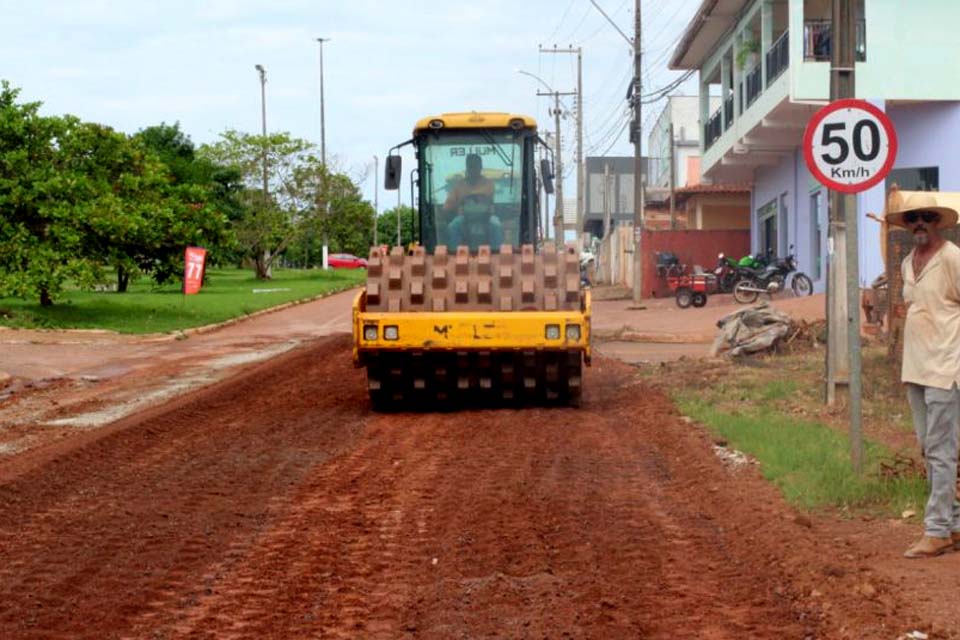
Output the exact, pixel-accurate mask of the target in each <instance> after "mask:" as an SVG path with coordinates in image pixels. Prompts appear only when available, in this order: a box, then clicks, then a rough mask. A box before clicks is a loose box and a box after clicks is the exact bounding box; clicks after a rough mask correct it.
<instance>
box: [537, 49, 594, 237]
mask: <svg viewBox="0 0 960 640" xmlns="http://www.w3.org/2000/svg"><path fill="white" fill-rule="evenodd" d="M540 53H575V54H577V92H576V94H577V247H578V248H579V247H580V234H582V233H583V215H584V209H585V204H584V203H585V202H586V177H585V171H584V166H583V49H582V48H581V47H576V48H574V47H567V48H566V49H558V48H557V45H553V48H552V49H544V48H543V47H540Z"/></svg>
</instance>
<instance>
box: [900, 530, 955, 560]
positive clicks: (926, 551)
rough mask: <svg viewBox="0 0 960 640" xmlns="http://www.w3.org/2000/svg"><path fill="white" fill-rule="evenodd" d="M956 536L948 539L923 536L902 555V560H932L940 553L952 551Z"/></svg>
mask: <svg viewBox="0 0 960 640" xmlns="http://www.w3.org/2000/svg"><path fill="white" fill-rule="evenodd" d="M957 537H960V536H957V535H956V534H954V535H953V536H951V537H949V538H934V537H933V536H923V537H922V538H920V542H918V543H916V544H915V545H913V546H912V547H910V548H909V549H907V552H906V553H904V554H903V557H904V558H932V557H933V556H939V555H940V554H941V553H946V552H947V551H952V550H953V545H954V541H955V540H956V539H957Z"/></svg>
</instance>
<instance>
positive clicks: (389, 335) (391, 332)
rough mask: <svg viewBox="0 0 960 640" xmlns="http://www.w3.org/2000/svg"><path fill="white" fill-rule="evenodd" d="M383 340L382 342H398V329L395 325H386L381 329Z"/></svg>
mask: <svg viewBox="0 0 960 640" xmlns="http://www.w3.org/2000/svg"><path fill="white" fill-rule="evenodd" d="M383 339H384V340H399V339H400V329H399V328H398V327H397V326H396V325H392V324H391V325H387V326H386V327H384V328H383Z"/></svg>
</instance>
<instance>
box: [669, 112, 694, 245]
mask: <svg viewBox="0 0 960 640" xmlns="http://www.w3.org/2000/svg"><path fill="white" fill-rule="evenodd" d="M669 136H670V229H671V231H672V230H674V229H676V228H677V213H676V211H677V209H676V204H677V202H676V201H677V192H676V182H677V158H676V155H677V151H676V146H675V145H674V140H673V122H672V121H671V122H670V131H669ZM687 228H688V229H689V228H690V223H689V221H688V222H687Z"/></svg>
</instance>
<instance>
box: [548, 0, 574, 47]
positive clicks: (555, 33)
mask: <svg viewBox="0 0 960 640" xmlns="http://www.w3.org/2000/svg"><path fill="white" fill-rule="evenodd" d="M576 1H577V0H570V4H568V5H567V9H566V11H564V12H563V15H562V16H560V22H558V23H557V26H556V27H554V28H553V32H552V33H551V34H550V35H549V36H547V40H546V41H547V42H549V41H550V40H551V39H552V38H553V36H555V35H557V32H558V31H560V27H562V26H563V22H564V20H566V19H567V14H569V13H570V9H573V4H574V3H575V2H576Z"/></svg>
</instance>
